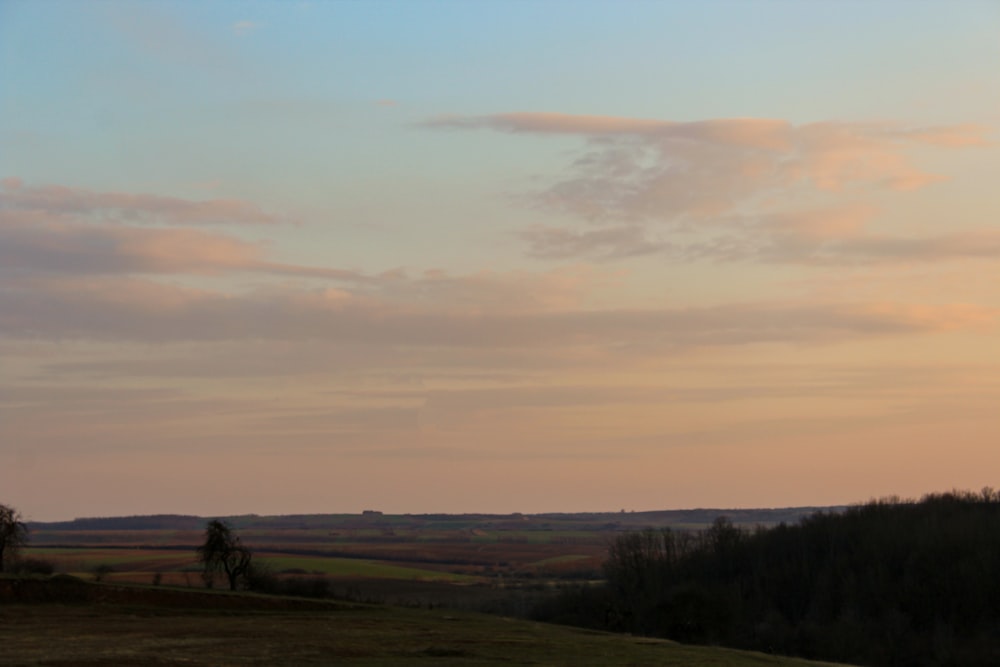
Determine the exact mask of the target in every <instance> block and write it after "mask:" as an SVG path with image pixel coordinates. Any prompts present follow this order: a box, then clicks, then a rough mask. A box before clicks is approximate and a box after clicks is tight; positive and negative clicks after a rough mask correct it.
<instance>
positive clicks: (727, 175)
mask: <svg viewBox="0 0 1000 667" xmlns="http://www.w3.org/2000/svg"><path fill="white" fill-rule="evenodd" d="M423 125H424V126H425V127H429V128H437V129H489V130H495V131H501V132H514V133H534V134H541V135H545V134H569V135H578V136H580V137H581V138H583V139H585V140H586V144H585V146H586V148H585V152H584V153H583V154H582V155H581V156H580V157H578V158H577V159H576V160H574V161H573V162H572V163H571V164H570V165H569V167H568V171H567V173H566V174H564V175H563V176H561V177H557V178H556V179H555V182H554V183H553V184H552V185H551V186H550V187H549V188H547V189H545V190H543V191H541V192H538V193H536V197H537V200H538V201H539V202H541V203H542V204H543V205H546V206H550V207H553V208H557V209H562V210H564V211H567V212H570V213H573V214H576V215H579V216H581V217H584V218H586V219H591V220H593V219H613V218H619V219H626V220H670V219H674V218H677V217H679V216H691V215H694V216H705V215H720V214H724V213H728V212H732V211H735V210H737V209H738V208H740V207H743V206H746V205H752V204H754V201H755V198H756V197H757V196H758V195H759V194H760V193H761V192H768V191H771V192H797V191H803V190H819V191H823V190H827V191H835V190H841V189H843V188H846V187H851V186H866V187H877V188H888V189H893V190H913V189H918V188H922V187H924V186H926V185H928V184H930V183H933V182H935V181H938V180H942V178H943V177H941V176H938V175H934V174H930V173H928V172H925V171H924V170H922V169H920V168H919V167H917V166H916V165H914V164H913V163H912V161H911V159H910V157H909V155H908V150H909V148H911V147H913V146H916V145H921V144H924V145H926V144H930V145H934V146H937V147H939V148H959V147H968V146H981V145H986V140H985V132H986V130H985V128H982V127H979V126H975V125H954V126H934V127H906V126H904V125H902V124H900V123H851V122H819V123H806V124H802V125H793V124H791V123H789V122H788V121H785V120H780V119H766V118H728V119H713V120H705V121H694V122H675V121H668V120H650V119H634V118H618V117H605V116H580V115H570V114H559V113H531V112H520V113H505V114H493V115H485V116H444V117H439V118H435V119H431V120H428V121H426V122H425V123H424V124H423Z"/></svg>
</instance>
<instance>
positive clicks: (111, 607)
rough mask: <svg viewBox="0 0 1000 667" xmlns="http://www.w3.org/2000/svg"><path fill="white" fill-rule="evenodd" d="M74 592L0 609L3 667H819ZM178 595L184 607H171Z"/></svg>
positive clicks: (474, 620) (211, 597)
mask: <svg viewBox="0 0 1000 667" xmlns="http://www.w3.org/2000/svg"><path fill="white" fill-rule="evenodd" d="M0 583H2V582H0ZM69 588H72V589H73V590H76V591H77V593H76V595H77V597H79V596H80V595H81V593H80V591H81V590H82V591H85V592H86V594H87V596H88V597H89V598H90V599H91V600H94V599H96V600H102V602H101V603H99V604H97V603H94V602H93V601H90V602H86V601H85V602H81V601H79V600H77V602H75V603H72V604H67V603H60V602H58V601H54V602H53V601H49V602H36V603H31V604H27V603H20V602H10V601H9V600H8V601H7V602H5V603H3V604H0V640H2V642H3V647H4V649H3V656H2V662H3V664H4V665H11V666H22V665H23V666H28V665H78V666H89V667H94V666H97V665H136V666H138V665H158V666H161V667H162V666H170V665H217V666H225V665H302V666H306V667H308V666H312V665H331V664H336V665H368V666H373V667H377V666H381V665H404V666H405V665H440V664H444V665H500V664H515V665H580V666H590V665H593V666H598V665H600V666H601V667H605V666H607V665H662V666H664V667H671V666H681V665H684V666H686V667H758V666H765V665H767V666H773V667H807V666H808V665H820V664H822V663H815V662H809V661H805V660H796V659H790V658H781V657H775V656H768V655H763V654H757V653H746V652H741V651H732V650H727V649H718V648H704V647H691V646H682V645H679V644H675V643H672V642H667V641H662V640H652V639H643V638H637V637H625V636H618V635H609V634H605V633H598V632H587V631H583V630H576V629H571V628H565V627H560V626H550V625H544V624H540V623H530V622H526V621H516V620H511V619H505V618H498V617H494V616H483V615H478V614H469V613H462V612H454V611H444V610H440V611H422V610H411V609H400V608H394V607H387V606H368V605H359V604H339V603H319V602H306V601H298V600H295V599H288V598H280V599H275V598H262V597H258V596H253V595H247V594H227V593H219V592H214V593H211V592H200V593H192V592H190V591H176V592H173V591H171V590H170V589H166V588H156V589H154V588H145V589H143V588H124V587H113V586H101V585H98V584H84V585H83V588H81V587H80V586H78V585H76V584H73V585H72V586H70V587H69ZM181 595H182V596H183V597H182V598H180V599H181V600H182V602H183V604H184V605H186V607H185V608H178V606H177V600H174V599H172V598H176V597H177V596H181ZM223 603H225V604H223ZM279 603H280V604H279Z"/></svg>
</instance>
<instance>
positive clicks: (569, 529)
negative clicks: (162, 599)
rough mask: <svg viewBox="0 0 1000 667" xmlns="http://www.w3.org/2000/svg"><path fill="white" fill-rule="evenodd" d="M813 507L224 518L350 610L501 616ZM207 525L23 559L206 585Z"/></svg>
mask: <svg viewBox="0 0 1000 667" xmlns="http://www.w3.org/2000/svg"><path fill="white" fill-rule="evenodd" d="M813 509H814V508H796V509H785V510H683V511H673V512H638V513H636V512H616V513H585V514H548V515H521V514H512V515H480V514H463V515H384V514H382V513H379V512H365V513H362V514H328V515H323V514H317V515H296V516H276V517H267V516H263V517H262V516H255V515H249V516H234V517H225V520H226V521H227V522H228V523H229V524H230V525H231V526H233V529H234V531H236V532H237V533H238V534H239V536H240V538H241V540H242V541H243V542H244V543H245V544H246V545H247V546H248V547H250V548H251V549H252V550H253V551H254V554H255V560H256V562H257V563H258V564H262V565H263V566H265V567H266V568H267V570H268V571H269V572H270V573H272V574H273V575H275V576H277V577H279V578H284V579H289V578H296V577H298V578H302V577H310V578H316V577H322V578H324V579H325V580H326V581H327V583H328V584H329V588H330V590H331V591H333V592H337V591H339V592H340V594H341V595H345V596H348V597H350V598H352V599H360V600H369V601H385V602H395V603H405V604H408V605H414V606H419V605H421V604H427V605H441V604H446V605H448V604H450V605H453V606H455V605H457V606H461V607H465V608H482V607H483V606H485V607H487V608H491V609H495V608H496V602H497V600H498V599H500V598H504V597H509V596H508V595H507V592H509V591H511V590H523V589H527V588H530V589H534V590H540V589H544V588H546V587H549V588H551V587H553V586H554V585H556V584H558V583H560V582H567V581H578V582H582V581H588V580H593V579H595V578H599V577H600V576H601V563H602V562H603V560H604V558H605V557H606V554H607V546H608V544H609V542H610V541H611V540H612V539H613V538H614V536H615V535H618V534H620V533H621V532H622V531H625V530H635V529H640V528H646V527H664V526H671V527H674V528H701V527H704V526H706V525H708V524H709V523H711V521H712V520H714V519H715V518H716V517H717V516H719V515H722V514H726V515H727V516H730V517H731V518H732V520H733V521H734V522H737V523H742V524H744V525H772V524H774V523H777V522H779V521H788V520H795V519H797V518H798V517H800V516H803V515H805V514H808V513H809V512H811V511H812V510H813ZM205 522H206V519H204V518H201V517H191V516H173V515H165V516H151V517H121V518H99V519H77V520H74V521H69V522H60V523H34V524H31V525H30V530H31V547H30V548H29V549H27V550H26V551H25V554H24V555H25V556H27V557H31V558H39V559H43V560H46V561H48V562H51V563H52V564H53V565H54V566H55V568H56V570H57V571H58V572H64V573H69V574H74V575H78V576H89V575H91V574H93V573H95V572H96V571H97V569H98V568H102V575H101V576H102V578H103V579H104V580H106V581H109V582H117V583H151V582H153V581H155V582H157V583H162V584H165V585H176V586H188V587H197V586H201V585H202V582H201V579H200V577H199V567H198V564H197V562H196V560H195V548H196V547H197V545H198V544H200V542H201V541H202V539H203V530H204V526H205Z"/></svg>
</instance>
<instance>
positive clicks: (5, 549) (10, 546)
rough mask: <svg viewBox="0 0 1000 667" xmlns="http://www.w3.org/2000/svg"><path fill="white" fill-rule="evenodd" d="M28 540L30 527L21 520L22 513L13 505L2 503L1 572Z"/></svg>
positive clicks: (0, 528)
mask: <svg viewBox="0 0 1000 667" xmlns="http://www.w3.org/2000/svg"><path fill="white" fill-rule="evenodd" d="M27 541H28V527H27V526H26V525H25V524H24V521H22V520H21V513H20V512H18V511H17V510H16V509H14V508H13V507H8V506H7V505H0V572H3V571H4V567H5V565H6V563H7V559H8V558H9V557H10V556H13V555H14V554H16V553H17V550H18V549H20V548H21V547H22V546H24V545H25V544H26V543H27Z"/></svg>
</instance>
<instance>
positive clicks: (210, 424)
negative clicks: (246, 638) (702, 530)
mask: <svg viewBox="0 0 1000 667" xmlns="http://www.w3.org/2000/svg"><path fill="white" fill-rule="evenodd" d="M998 72H1000V4H997V3H996V2H988V1H983V2H976V1H974V0H968V1H964V2H954V3H953V2H913V1H912V0H905V1H900V2H890V1H886V0H880V1H879V2H846V1H845V2H833V1H828V2H824V1H814V2H792V1H785V2H778V1H775V2H765V1H762V0H761V1H744V0H741V1H739V2H724V1H711V2H703V1H694V0H691V1H689V2H629V3H617V2H611V1H607V2H586V1H581V0H572V1H566V2H558V1H555V0H549V1H538V2H515V1H504V2H492V1H486V0H482V1H476V2H470V1H458V0H456V1H454V2H445V1H439V2H426V1H417V0H411V1H406V2H402V1H401V2H378V1H373V2H360V1H359V2H346V1H345V2H259V3H254V2H205V3H202V2H193V1H191V2H103V1H94V2H75V1H65V2H57V1H44V2H29V1H27V0H0V179H2V181H0V503H5V504H10V505H14V506H15V507H17V508H18V509H20V510H21V511H22V513H23V514H24V515H25V517H26V518H28V519H32V520H58V519H69V518H73V517H79V516H109V515H131V514H150V513H188V514H199V515H203V516H213V515H226V514H243V513H258V514H289V513H324V512H359V511H361V510H362V509H378V510H383V511H385V512H392V513H423V512H455V513H458V512H504V513H506V512H547V511H568V512H571V511H617V510H619V509H623V508H624V509H626V510H649V509H669V508H684V507H761V506H791V505H827V504H841V503H851V502H860V501H864V500H867V499H869V498H871V497H879V496H886V495H890V494H899V495H901V496H906V497H912V496H919V495H921V494H923V493H927V492H932V491H944V490H949V489H952V488H960V489H973V490H978V489H979V488H981V487H983V486H985V485H990V486H994V487H996V486H1000V328H998V325H1000V146H998V143H997V142H998V141H1000V132H998V129H1000V76H998V74H997V73H998Z"/></svg>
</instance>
